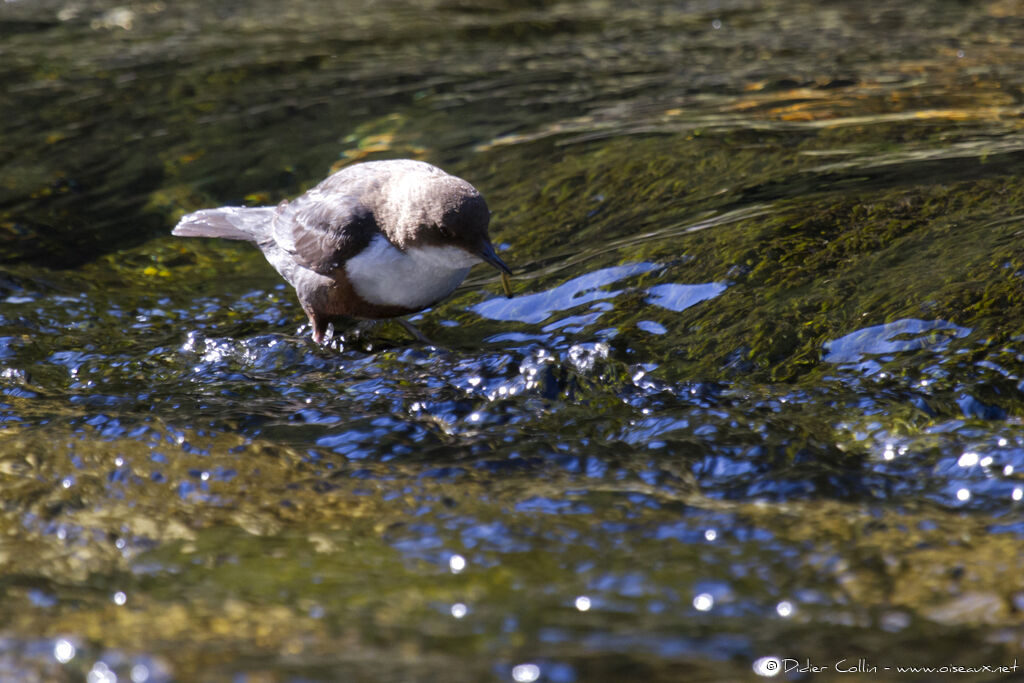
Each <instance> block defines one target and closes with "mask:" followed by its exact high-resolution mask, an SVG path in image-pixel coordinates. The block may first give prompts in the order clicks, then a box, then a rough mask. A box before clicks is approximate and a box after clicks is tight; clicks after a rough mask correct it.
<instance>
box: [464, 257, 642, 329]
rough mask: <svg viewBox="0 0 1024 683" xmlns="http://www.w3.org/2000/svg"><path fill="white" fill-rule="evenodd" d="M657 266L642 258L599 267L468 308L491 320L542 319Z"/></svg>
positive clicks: (603, 294) (593, 298) (612, 293)
mask: <svg viewBox="0 0 1024 683" xmlns="http://www.w3.org/2000/svg"><path fill="white" fill-rule="evenodd" d="M658 268H660V266H659V265H658V264H656V263H643V262H642V263H630V264H627V265H622V266H613V267H611V268H602V269H601V270H596V271H594V272H592V273H587V274H586V275H581V276H580V277H576V278H573V279H571V280H569V281H568V282H565V283H564V284H561V285H558V286H557V287H555V288H553V289H549V290H547V291H546V292H538V293H537V294H527V295H525V296H520V297H516V298H514V299H504V298H494V299H489V300H487V301H483V302H481V303H479V304H477V305H475V306H473V307H472V309H471V310H472V311H473V312H474V313H476V314H477V315H481V316H483V317H485V318H489V319H491V320H501V321H506V322H523V323H533V324H537V323H542V322H544V321H545V320H547V319H548V318H550V317H551V316H552V315H553V314H554V313H557V312H558V311H565V310H568V309H570V308H575V307H576V306H582V305H583V304H588V303H591V302H592V301H599V300H601V299H610V298H612V297H614V296H617V295H618V294H620V293H621V292H620V291H606V290H604V289H601V288H602V287H607V286H608V285H610V284H613V283H615V282H618V281H619V280H623V279H625V278H627V277H630V276H633V275H640V274H642V273H648V272H650V271H652V270H657V269H658Z"/></svg>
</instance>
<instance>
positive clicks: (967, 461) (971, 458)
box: [956, 451, 978, 496]
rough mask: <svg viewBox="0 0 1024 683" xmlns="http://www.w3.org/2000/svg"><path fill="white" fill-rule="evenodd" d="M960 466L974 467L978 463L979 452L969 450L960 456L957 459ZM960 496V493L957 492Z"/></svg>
mask: <svg viewBox="0 0 1024 683" xmlns="http://www.w3.org/2000/svg"><path fill="white" fill-rule="evenodd" d="M956 464H957V465H960V467H974V466H975V465H977V464H978V454H977V453H975V452H973V451H967V452H966V453H964V454H963V455H961V456H960V459H959V460H957V461H956ZM957 495H958V496H959V494H957Z"/></svg>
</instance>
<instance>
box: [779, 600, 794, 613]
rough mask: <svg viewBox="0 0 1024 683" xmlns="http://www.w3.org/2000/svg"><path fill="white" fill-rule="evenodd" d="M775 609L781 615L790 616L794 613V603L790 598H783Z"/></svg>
mask: <svg viewBox="0 0 1024 683" xmlns="http://www.w3.org/2000/svg"><path fill="white" fill-rule="evenodd" d="M775 611H776V612H777V613H778V615H779V616H780V617H789V616H792V615H793V611H794V610H793V603H791V602H790V601H789V600H783V601H782V602H780V603H779V604H777V605H776V606H775Z"/></svg>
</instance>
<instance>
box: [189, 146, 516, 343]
mask: <svg viewBox="0 0 1024 683" xmlns="http://www.w3.org/2000/svg"><path fill="white" fill-rule="evenodd" d="M490 216H491V214H490V211H489V210H488V209H487V203H486V202H485V201H484V198H483V197H482V196H481V195H480V193H479V192H477V190H476V188H474V187H473V186H472V185H470V184H469V183H467V182H466V181H465V180H462V179H461V178H456V177H455V176H453V175H449V174H447V173H445V172H444V171H442V170H441V169H439V168H437V167H436V166H432V165H430V164H428V163H425V162H422V161H413V160H411V159H398V160H394V161H368V162H365V163H361V164H355V165H352V166H349V167H347V168H343V169H341V170H340V171H338V172H337V173H335V174H333V175H331V176H329V177H328V178H327V179H326V180H324V181H323V182H321V183H320V184H319V185H317V186H316V187H314V188H313V189H311V190H310V191H309V192H307V193H306V194H304V195H302V196H301V197H298V198H297V199H294V200H292V201H283V202H281V203H280V204H278V205H277V206H259V207H241V206H224V207H221V208H219V209H204V210H202V211H196V212H195V213H190V214H188V215H187V216H185V217H183V218H182V219H181V221H179V222H178V225H177V226H175V228H174V231H173V234H175V235H178V236H181V237H223V238H226V239H233V240H245V241H247V242H252V243H254V244H255V245H256V246H257V247H259V248H260V251H262V252H263V255H264V256H266V257H267V260H268V261H270V264H271V265H272V266H274V268H276V269H277V272H278V273H280V274H281V276H282V277H284V279H285V280H287V281H288V283H289V284H291V286H292V287H294V288H295V292H296V294H298V296H299V303H300V304H302V309H303V310H304V311H305V312H306V315H307V316H309V323H310V325H311V326H312V327H313V341H315V342H316V343H318V344H319V343H322V342H323V340H324V335H325V334H326V332H327V325H328V323H330V322H333V321H335V320H336V319H344V318H346V317H353V318H366V319H377V318H393V317H396V316H401V315H406V314H409V313H415V312H416V311H421V310H423V309H424V308H428V307H430V306H432V305H434V304H436V303H437V302H438V301H441V300H442V299H444V298H445V297H446V296H448V295H449V294H451V293H452V292H453V291H454V290H455V288H456V287H458V286H459V284H460V283H461V282H462V280H463V279H464V278H465V277H466V274H467V273H468V272H469V269H470V267H471V266H473V265H474V264H476V263H481V262H482V263H488V264H490V265H492V266H494V267H495V268H497V269H499V270H500V271H501V273H502V285H503V286H504V288H505V294H506V295H507V296H512V294H511V290H510V288H509V284H508V275H509V274H511V272H512V271H511V270H509V267H508V266H507V265H505V262H504V261H502V260H501V259H500V258H498V255H497V254H496V253H494V246H493V245H492V244H491V239H490V236H489V235H488V234H487V225H488V223H489V222H490Z"/></svg>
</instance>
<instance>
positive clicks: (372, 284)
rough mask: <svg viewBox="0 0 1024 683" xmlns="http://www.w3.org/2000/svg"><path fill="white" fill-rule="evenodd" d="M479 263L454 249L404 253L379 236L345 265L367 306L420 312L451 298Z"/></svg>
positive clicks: (468, 255) (445, 248) (423, 249)
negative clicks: (409, 309)
mask: <svg viewBox="0 0 1024 683" xmlns="http://www.w3.org/2000/svg"><path fill="white" fill-rule="evenodd" d="M480 262H481V261H480V259H479V258H477V257H476V256H473V255H472V254H470V253H469V252H467V251H465V250H463V249H459V248H458V247H418V248H410V249H408V250H406V251H405V252H402V251H400V250H398V249H396V248H395V247H394V246H392V244H391V243H390V242H388V241H387V240H386V239H385V238H384V237H383V236H381V235H377V236H375V237H374V238H373V240H372V241H371V242H370V244H369V245H367V247H366V249H364V250H363V252H362V253H361V254H359V255H358V256H355V257H353V258H350V259H349V260H348V261H347V262H346V263H345V274H346V275H347V276H348V281H349V282H350V283H351V284H352V287H353V288H354V289H355V290H356V293H357V294H358V295H359V296H361V297H362V298H363V299H365V300H366V301H368V302H369V303H371V304H377V305H381V306H401V307H403V308H412V309H420V308H426V307H427V306H429V305H431V304H433V303H435V302H437V301H440V300H441V299H443V298H444V297H446V296H448V295H449V294H451V293H452V292H453V291H454V290H455V288H456V287H458V286H459V284H460V283H461V282H462V281H463V280H464V279H465V277H466V274H467V273H468V272H469V268H470V266H472V265H473V264H474V263H480Z"/></svg>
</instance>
